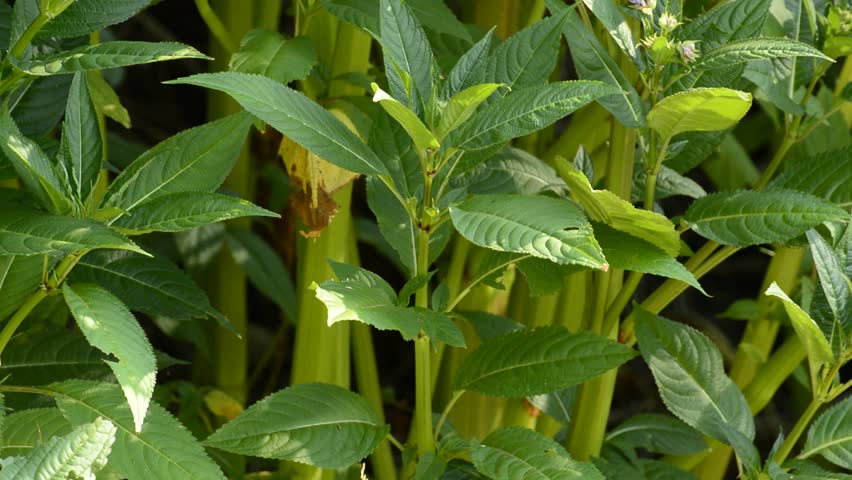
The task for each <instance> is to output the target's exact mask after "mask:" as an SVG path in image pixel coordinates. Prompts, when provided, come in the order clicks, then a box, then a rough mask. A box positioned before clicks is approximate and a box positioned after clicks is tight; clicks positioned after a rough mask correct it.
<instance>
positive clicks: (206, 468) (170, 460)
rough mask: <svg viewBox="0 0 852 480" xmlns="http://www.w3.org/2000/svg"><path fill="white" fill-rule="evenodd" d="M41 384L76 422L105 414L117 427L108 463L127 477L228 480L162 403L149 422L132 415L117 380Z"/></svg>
mask: <svg viewBox="0 0 852 480" xmlns="http://www.w3.org/2000/svg"><path fill="white" fill-rule="evenodd" d="M38 390H40V391H42V392H43V393H44V394H46V395H51V396H53V397H55V399H56V403H57V405H58V406H59V408H60V409H61V410H62V412H63V413H64V414H65V416H66V417H67V418H68V420H69V421H71V423H72V424H74V425H79V424H81V423H86V422H91V421H93V420H94V419H95V418H97V417H105V418H107V419H109V420H110V421H112V423H114V424H115V425H116V427H118V431H117V432H116V435H115V444H114V445H113V449H112V453H111V454H110V456H109V467H110V468H111V469H112V470H115V471H117V472H118V473H119V474H120V475H122V476H123V477H125V478H127V479H128V480H162V479H165V478H175V479H177V478H180V479H186V480H224V479H225V477H224V475H222V472H221V471H220V470H219V467H218V466H217V465H216V464H215V463H214V462H213V461H212V460H210V458H209V457H208V456H207V454H206V453H205V452H204V448H203V447H202V446H201V445H199V443H198V442H197V441H196V440H195V438H193V436H192V434H190V433H189V432H188V431H187V430H186V428H185V427H184V426H183V425H181V424H180V422H178V421H177V420H176V419H175V418H174V417H172V416H171V414H169V413H168V412H167V411H166V410H165V409H164V408H162V407H161V406H159V405H157V403H156V402H151V405H150V407H149V408H148V415H147V416H146V418H145V426H144V428H143V429H142V431H141V432H136V431H135V429H134V419H133V415H132V413H131V412H130V408H129V407H128V405H127V402H126V400H125V399H124V395H123V394H122V391H121V389H120V388H119V387H118V385H114V384H109V383H98V382H89V381H83V380H68V381H65V382H62V383H54V384H51V385H49V386H46V387H40V388H38Z"/></svg>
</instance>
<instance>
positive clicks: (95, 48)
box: [13, 41, 210, 75]
mask: <svg viewBox="0 0 852 480" xmlns="http://www.w3.org/2000/svg"><path fill="white" fill-rule="evenodd" d="M181 58H202V59H208V60H209V59H210V57H208V56H207V55H204V54H203V53H201V52H199V51H198V50H196V49H194V48H192V47H190V46H188V45H183V44H181V43H166V42H157V43H152V42H127V41H117V42H106V43H98V44H95V45H84V46H82V47H78V48H75V49H73V50H67V51H63V52H58V53H51V54H48V55H42V56H34V57H33V58H30V59H27V60H16V61H15V60H13V62H14V63H15V66H16V67H18V68H19V69H20V70H22V71H24V72H26V73H28V74H30V75H62V74H68V73H74V72H83V71H86V70H106V69H108V68H118V67H127V66H130V65H141V64H145V63H153V62H162V61H165V60H178V59H181Z"/></svg>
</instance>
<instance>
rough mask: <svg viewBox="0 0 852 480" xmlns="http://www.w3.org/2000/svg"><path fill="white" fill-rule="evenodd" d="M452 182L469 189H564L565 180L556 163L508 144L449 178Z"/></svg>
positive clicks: (531, 191) (525, 192)
mask: <svg viewBox="0 0 852 480" xmlns="http://www.w3.org/2000/svg"><path fill="white" fill-rule="evenodd" d="M450 186H451V187H454V188H465V189H466V190H467V191H468V192H469V193H475V194H485V193H517V194H521V195H537V194H539V193H544V192H553V193H564V192H565V182H563V181H562V179H561V178H559V176H558V175H557V174H556V172H555V171H554V170H553V167H551V166H550V165H548V164H547V163H545V162H544V161H543V160H541V159H539V158H538V157H535V156H533V155H531V154H529V153H527V152H526V151H524V150H521V149H518V148H511V147H506V148H503V149H501V150H500V151H499V152H497V153H496V154H495V155H494V156H492V157H491V158H489V159H488V160H486V161H484V162H482V163H480V164H479V165H477V166H476V167H475V168H473V169H472V170H469V171H467V172H464V173H463V174H461V175H453V176H452V177H451V178H450Z"/></svg>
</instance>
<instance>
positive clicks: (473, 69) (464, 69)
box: [446, 28, 494, 97]
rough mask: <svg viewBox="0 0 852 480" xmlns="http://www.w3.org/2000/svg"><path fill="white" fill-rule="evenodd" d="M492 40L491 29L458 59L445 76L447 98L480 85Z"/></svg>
mask: <svg viewBox="0 0 852 480" xmlns="http://www.w3.org/2000/svg"><path fill="white" fill-rule="evenodd" d="M493 38H494V29H493V28H492V29H491V30H489V31H488V33H486V34H485V35H484V36H483V37H482V38H481V39H480V40H479V41H478V42H476V43H475V44H474V45H473V46H472V47H470V50H468V51H466V52H465V53H464V55H462V56H461V58H459V60H458V61H457V62H456V64H455V65H454V66H453V69H452V70H450V73H449V75H448V76H447V83H446V89H447V97H452V96H454V95H456V94H457V93H459V92H461V91H462V90H464V89H466V88H468V87H472V86H474V85H477V84H479V83H482V81H483V79H484V78H485V72H486V70H485V69H486V67H487V61H488V54H489V51H490V50H491V41H492V40H493Z"/></svg>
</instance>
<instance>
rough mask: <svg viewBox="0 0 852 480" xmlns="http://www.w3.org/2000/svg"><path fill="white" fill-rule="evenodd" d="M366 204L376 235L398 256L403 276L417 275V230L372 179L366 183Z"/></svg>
mask: <svg viewBox="0 0 852 480" xmlns="http://www.w3.org/2000/svg"><path fill="white" fill-rule="evenodd" d="M367 202H368V204H369V206H370V210H371V211H373V212H374V214H375V215H376V221H377V222H378V226H379V231H380V232H381V234H382V236H383V237H384V238H385V240H387V242H388V243H389V244H390V246H391V247H392V248H393V250H394V252H396V254H397V255H398V256H399V261H400V263H401V264H402V265H403V267H404V268H405V270H406V272H407V276H409V277H410V276H412V275H414V274H415V273H416V272H417V230H416V228H417V227H416V225H414V222H412V221H411V216H410V215H409V214H408V212H407V211H406V210H405V208H404V207H403V206H402V205H401V204H400V203H399V201H397V199H396V197H395V196H394V194H393V192H391V190H390V189H389V188H388V186H387V185H385V184H384V183H382V182H381V180H379V179H377V178H374V177H371V178H368V179H367ZM430 240H431V238H430ZM430 250H431V249H430ZM430 253H431V252H430Z"/></svg>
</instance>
